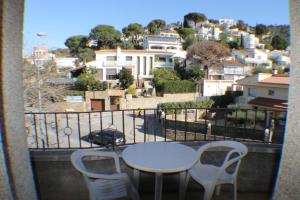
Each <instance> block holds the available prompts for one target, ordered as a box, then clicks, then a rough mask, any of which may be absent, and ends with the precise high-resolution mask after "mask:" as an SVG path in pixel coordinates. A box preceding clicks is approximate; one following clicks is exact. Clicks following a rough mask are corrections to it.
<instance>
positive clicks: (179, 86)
mask: <svg viewBox="0 0 300 200" xmlns="http://www.w3.org/2000/svg"><path fill="white" fill-rule="evenodd" d="M154 85H155V88H156V92H157V93H161V94H176V93H192V92H195V90H196V83H195V82H193V81H189V80H160V81H159V82H156V83H155V84H154Z"/></svg>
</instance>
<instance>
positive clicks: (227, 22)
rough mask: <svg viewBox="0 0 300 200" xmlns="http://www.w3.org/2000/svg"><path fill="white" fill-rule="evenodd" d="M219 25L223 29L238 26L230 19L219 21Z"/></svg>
mask: <svg viewBox="0 0 300 200" xmlns="http://www.w3.org/2000/svg"><path fill="white" fill-rule="evenodd" d="M219 25H220V26H221V27H223V28H230V27H233V26H235V25H236V21H235V20H234V19H230V18H225V19H219Z"/></svg>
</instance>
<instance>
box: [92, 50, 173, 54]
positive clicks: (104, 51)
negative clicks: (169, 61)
mask: <svg viewBox="0 0 300 200" xmlns="http://www.w3.org/2000/svg"><path fill="white" fill-rule="evenodd" d="M106 52H117V49H103V50H98V51H95V53H106ZM121 52H127V53H156V54H169V55H174V54H175V53H173V52H168V51H148V50H136V49H122V50H121Z"/></svg>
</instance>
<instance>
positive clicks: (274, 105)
mask: <svg viewBox="0 0 300 200" xmlns="http://www.w3.org/2000/svg"><path fill="white" fill-rule="evenodd" d="M248 104H251V105H254V106H263V107H267V108H271V109H276V110H287V108H288V102H287V101H286V100H281V99H270V98H264V97H256V98H254V99H252V100H251V101H249V102H248Z"/></svg>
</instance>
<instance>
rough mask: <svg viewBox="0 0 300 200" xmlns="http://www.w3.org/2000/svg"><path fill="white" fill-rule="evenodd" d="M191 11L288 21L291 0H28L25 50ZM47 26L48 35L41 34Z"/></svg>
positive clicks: (173, 19) (178, 16) (254, 20)
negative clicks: (108, 27) (101, 29)
mask: <svg viewBox="0 0 300 200" xmlns="http://www.w3.org/2000/svg"><path fill="white" fill-rule="evenodd" d="M190 12H200V13H203V14H205V15H206V16H207V17H208V18H209V19H221V18H232V19H235V20H239V19H241V20H243V21H245V22H246V23H248V24H250V25H252V26H255V25H256V24H261V23H262V24H277V25H282V24H289V9H288V0H51V1H49V0H46V1H41V0H26V4H25V18H24V53H25V54H27V55H28V54H30V53H32V51H33V47H34V46H37V45H47V46H48V47H49V49H55V48H66V47H65V45H64V42H65V41H66V39H67V38H69V37H71V36H74V35H89V33H90V30H91V29H92V28H94V27H95V26H97V25H99V24H106V25H112V26H114V27H115V28H116V29H118V30H120V31H121V30H122V28H123V27H125V26H127V25H128V24H130V23H140V24H142V25H143V26H146V25H147V24H148V23H149V22H150V21H151V20H153V19H163V20H165V21H166V22H167V23H173V22H178V21H180V22H182V21H183V16H184V15H186V14H188V13H190ZM38 32H43V33H46V34H47V36H44V37H37V36H36V33H38Z"/></svg>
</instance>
